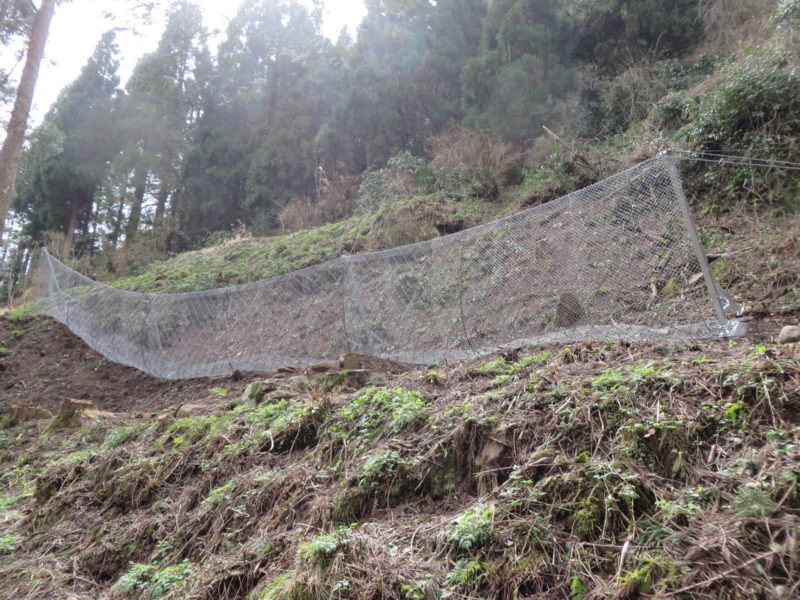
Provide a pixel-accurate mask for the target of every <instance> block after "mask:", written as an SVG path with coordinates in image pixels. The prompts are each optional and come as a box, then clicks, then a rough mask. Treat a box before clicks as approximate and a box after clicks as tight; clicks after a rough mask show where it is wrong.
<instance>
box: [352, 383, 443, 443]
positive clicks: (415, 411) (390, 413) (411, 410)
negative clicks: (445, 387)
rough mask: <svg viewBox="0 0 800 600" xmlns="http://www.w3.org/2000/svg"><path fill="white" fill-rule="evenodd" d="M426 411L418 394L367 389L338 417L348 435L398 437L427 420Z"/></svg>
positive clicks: (391, 389)
mask: <svg viewBox="0 0 800 600" xmlns="http://www.w3.org/2000/svg"><path fill="white" fill-rule="evenodd" d="M429 407H430V403H429V402H427V401H426V400H425V399H424V398H423V397H422V395H421V394H420V393H419V392H415V391H411V390H407V389H405V388H402V387H394V388H369V389H367V390H365V392H364V393H363V394H362V395H361V396H359V397H358V398H356V399H355V400H353V401H352V402H351V403H350V404H349V405H347V406H346V407H344V408H343V409H342V410H341V411H340V412H339V416H340V417H341V418H342V419H343V421H344V422H345V423H349V424H350V428H351V430H352V433H354V434H356V435H359V436H362V435H363V436H367V437H375V436H377V435H378V434H380V432H381V431H383V430H384V429H387V430H388V431H389V432H390V433H400V432H401V431H405V430H408V429H412V428H414V427H418V426H419V425H421V424H422V423H424V422H425V421H426V420H427V418H428V417H427V416H426V414H425V410H426V409H427V408H429Z"/></svg>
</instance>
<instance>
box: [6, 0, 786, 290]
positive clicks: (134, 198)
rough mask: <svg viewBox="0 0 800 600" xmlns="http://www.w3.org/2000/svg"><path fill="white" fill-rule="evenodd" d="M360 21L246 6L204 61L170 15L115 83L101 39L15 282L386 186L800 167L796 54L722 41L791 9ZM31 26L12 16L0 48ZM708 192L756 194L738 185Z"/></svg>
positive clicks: (20, 227) (659, 0)
mask: <svg viewBox="0 0 800 600" xmlns="http://www.w3.org/2000/svg"><path fill="white" fill-rule="evenodd" d="M6 4H8V3H4V4H3V6H5V5H6ZM366 5H367V14H366V17H365V18H364V20H363V22H362V23H361V25H360V26H359V28H358V34H357V39H355V40H353V39H351V38H350V37H349V36H348V35H347V34H346V32H343V33H342V35H341V36H340V37H339V39H338V40H337V41H336V42H332V41H330V40H329V39H328V38H326V37H325V36H324V35H323V34H322V33H321V29H320V26H321V10H320V8H319V7H317V8H316V9H312V10H309V9H308V8H306V7H305V6H304V5H301V4H300V3H298V2H297V1H295V0H245V1H244V2H243V3H242V5H241V7H240V9H239V11H238V13H237V15H236V16H235V18H233V19H232V20H231V22H230V24H229V26H228V29H227V32H226V34H225V35H224V39H223V40H222V42H221V43H220V45H219V48H218V49H217V50H216V52H212V50H211V49H210V48H209V43H208V34H207V32H206V31H205V30H204V27H203V25H202V14H201V12H200V9H199V8H198V7H197V6H196V5H195V4H193V3H192V2H189V1H178V2H175V3H173V4H172V5H171V7H170V9H169V17H168V21H167V24H166V28H165V29H164V32H163V35H162V37H161V40H160V42H159V44H158V47H157V48H156V49H155V50H154V51H153V52H151V53H149V54H147V55H145V56H144V57H143V58H142V59H141V60H140V61H139V63H138V64H137V66H136V68H135V71H134V73H133V75H132V77H131V78H130V80H129V81H128V82H127V84H126V85H125V87H124V88H122V87H121V86H120V80H119V76H118V73H117V71H118V65H119V63H118V55H117V46H116V45H115V34H114V32H113V31H109V32H108V33H107V34H105V35H104V36H103V38H102V39H101V41H100V42H99V44H98V46H97V48H96V50H95V52H94V54H93V56H92V57H91V59H90V60H89V62H88V63H87V64H86V65H85V67H84V68H83V70H82V72H81V74H80V76H79V77H78V78H77V79H76V80H75V81H74V82H73V83H72V84H71V85H70V86H68V87H67V88H66V89H64V90H63V92H62V93H61V94H60V96H59V98H58V100H57V102H55V104H54V105H53V106H52V107H51V108H50V111H49V112H48V113H47V116H46V117H45V119H44V121H43V122H42V124H41V125H39V126H38V127H37V128H36V129H35V130H34V131H32V132H31V133H30V135H29V139H28V143H27V146H26V149H25V152H24V156H23V160H22V164H21V167H20V171H19V175H18V178H17V184H16V194H15V197H16V199H15V204H14V210H13V214H12V215H11V217H10V218H11V220H12V221H13V223H12V226H11V227H10V228H9V235H8V236H7V238H8V240H7V243H6V246H5V250H4V251H3V256H2V264H3V265H4V266H5V270H6V275H5V278H6V281H7V282H8V281H9V280H13V279H16V278H17V277H18V276H19V273H21V272H24V270H25V268H26V263H27V260H28V257H29V256H30V251H31V249H32V248H34V247H36V246H37V245H39V244H42V243H45V242H46V243H48V244H50V245H51V246H58V247H59V252H60V253H61V254H62V255H63V256H70V255H71V256H83V257H97V256H104V255H109V254H110V253H113V252H115V251H121V250H126V251H127V253H128V254H129V255H130V256H134V255H135V250H136V249H137V248H138V249H139V252H140V254H141V248H142V247H146V248H148V250H149V251H150V252H151V253H153V255H154V256H155V255H166V254H169V253H175V252H179V251H182V250H186V249H189V248H196V247H200V246H202V245H203V244H207V243H210V242H213V241H215V240H219V239H221V238H223V237H224V233H220V232H226V231H231V230H233V229H236V228H239V227H243V226H244V227H247V228H248V229H249V230H250V231H252V232H255V233H256V234H258V235H269V234H271V233H273V232H276V231H281V230H286V229H296V228H302V227H309V226H313V225H318V224H320V223H324V222H327V221H332V220H336V219H340V218H342V217H344V216H347V215H348V214H350V213H352V212H353V211H359V210H360V211H364V210H369V209H370V208H372V207H373V205H374V203H375V202H376V198H377V199H378V200H377V201H381V198H385V197H386V196H387V194H388V192H387V190H386V186H387V181H388V179H387V177H388V176H387V173H389V174H391V175H393V176H394V180H395V181H396V179H397V175H398V173H399V174H400V175H402V174H411V175H413V176H414V177H416V178H417V180H418V181H423V182H424V183H425V184H426V185H427V186H428V188H429V189H432V190H436V191H438V192H439V193H442V194H445V195H449V196H452V197H458V196H460V195H461V196H463V195H479V196H481V197H483V198H489V199H491V198H493V197H496V196H497V195H498V194H499V193H500V191H501V190H502V189H503V188H504V186H507V185H510V184H511V185H513V184H519V183H521V182H522V181H523V180H524V179H526V178H530V177H537V169H540V168H542V166H543V165H551V166H552V165H553V164H556V165H557V167H558V168H559V169H561V170H562V171H565V170H566V171H568V170H570V169H573V170H574V169H577V168H584V170H585V171H586V172H587V173H588V174H589V175H598V174H599V169H598V168H597V167H593V166H592V165H591V164H585V163H591V160H588V161H587V159H586V157H587V156H591V151H590V150H589V147H590V146H591V147H593V148H595V153H596V154H597V155H598V156H603V155H607V154H608V152H609V151H610V150H609V148H614V147H619V146H620V145H621V144H622V145H626V148H627V150H626V151H627V152H628V153H629V154H630V155H635V154H636V153H635V152H631V145H635V143H636V140H637V139H638V140H645V139H646V140H648V141H652V140H654V139H656V140H661V142H662V144H666V145H670V144H672V145H683V146H685V147H690V148H693V149H701V150H704V151H724V152H737V153H741V154H749V155H752V156H758V157H762V158H763V157H776V158H781V159H783V160H797V156H798V153H799V152H800V150H798V147H797V138H796V134H797V131H798V130H800V116H799V115H800V110H798V109H800V75H798V73H797V71H796V68H795V67H796V62H793V60H792V59H791V58H789V57H788V56H789V53H790V52H791V51H790V50H787V48H789V47H790V44H788V43H783V45H781V44H779V43H777V42H776V43H774V44H772V45H771V46H770V45H763V44H756V45H753V44H749V41H748V40H747V39H741V37H737V38H736V39H731V37H730V35H728V33H729V32H730V31H734V30H735V31H740V32H741V31H747V30H748V29H750V30H752V31H753V36H754V39H758V40H763V39H766V38H765V37H764V36H765V33H764V29H768V30H769V31H770V32H771V33H770V36H772V35H773V34H774V32H779V31H783V32H784V34H785V36H790V35H791V34H792V33H793V31H794V25H795V24H796V22H797V18H798V14H800V8H799V7H800V3H798V2H797V1H796V0H783V1H781V2H777V1H776V2H769V1H764V2H748V1H745V0H638V1H636V2H633V1H630V0H492V1H488V0H437V1H435V2H434V1H432V0H367V2H366ZM17 17H19V19H21V20H23V21H24V19H25V18H27V17H26V15H25V14H19V15H17ZM19 19H18V20H14V19H11V18H5V17H4V19H3V20H2V25H3V31H2V36H3V39H2V40H0V41H3V43H5V42H6V40H8V39H11V38H12V37H13V35H14V33H15V32H16V31H18V30H19V28H20V22H18V21H19ZM743 23H744V24H747V23H752V27H748V26H745V27H743V25H742V24H743ZM784 34H782V35H784ZM768 37H769V36H768ZM769 39H778V37H774V36H773V37H769ZM714 78H717V79H716V81H717V83H715V84H714V85H713V86H712V85H709V86H707V87H708V88H709V90H711V91H708V92H707V93H701V92H698V91H697V90H698V89H701V90H702V85H703V83H704V82H707V81H713V80H714ZM698 86H700V87H699V88H698ZM2 92H3V93H4V95H5V96H4V98H7V97H8V93H9V90H5V89H3V90H2ZM620 140H623V141H622V142H621V141H620ZM598 149H599V150H598ZM581 161H583V162H581ZM776 176H778V175H776ZM706 183H708V184H709V185H716V187H717V191H719V192H720V193H721V194H723V195H724V194H728V195H732V194H734V193H736V192H737V191H738V192H741V191H742V190H744V191H745V192H746V193H747V194H748V195H751V196H756V197H758V196H759V194H761V191H760V190H761V188H760V187H759V185H760V182H759V181H752V180H747V177H746V176H744V179H738V180H737V179H736V176H733V177H729V178H727V179H726V180H725V181H724V182H722V181H719V182H713V181H711V182H706ZM763 189H775V187H774V186H770V187H769V188H767V187H764V188H763ZM388 195H390V194H388ZM762 200H763V198H762ZM137 243H138V244H139V246H137ZM137 256H138V255H137ZM136 260H139V258H136ZM141 260H145V259H144V258H142V259H141ZM134 263H135V261H134V260H128V263H127V268H129V269H135V268H136V264H134ZM107 264H108V266H109V267H110V268H112V267H111V263H110V262H109V263H107ZM115 264H117V265H118V264H119V262H118V263H115Z"/></svg>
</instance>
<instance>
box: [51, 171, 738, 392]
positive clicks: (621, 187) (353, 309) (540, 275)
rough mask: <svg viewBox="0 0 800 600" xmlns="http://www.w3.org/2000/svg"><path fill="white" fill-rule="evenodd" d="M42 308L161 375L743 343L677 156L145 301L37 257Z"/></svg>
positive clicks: (92, 341) (95, 344)
mask: <svg viewBox="0 0 800 600" xmlns="http://www.w3.org/2000/svg"><path fill="white" fill-rule="evenodd" d="M39 269H40V273H39V285H40V297H41V302H42V312H44V313H46V314H49V315H51V316H52V317H54V318H56V319H57V320H59V321H61V322H62V323H64V324H66V325H67V326H68V327H69V328H70V329H71V330H72V331H73V332H75V333H76V334H77V335H78V336H80V337H81V338H83V340H85V341H86V343H88V344H89V345H90V346H91V347H92V348H94V349H95V350H97V351H98V352H99V353H101V354H102V355H104V356H105V357H107V358H108V359H110V360H112V361H115V362H118V363H123V364H126V365H130V366H133V367H136V368H137V369H141V370H142V371H146V372H147V373H150V374H152V375H154V376H156V377H162V378H167V379H182V378H192V377H202V376H214V375H224V374H228V373H230V372H231V371H232V370H233V369H240V370H246V371H262V372H271V371H274V370H275V369H277V368H278V367H280V366H283V365H292V366H305V365H309V364H313V363H316V362H323V361H331V360H336V359H337V358H338V357H339V355H340V354H342V353H344V352H356V353H362V354H372V355H376V356H382V357H386V358H391V359H395V360H399V361H404V362H409V363H418V364H428V363H434V362H437V361H441V360H443V359H447V360H463V359H469V358H472V357H475V356H478V355H481V354H485V353H490V352H492V351H496V350H498V349H501V348H512V347H519V346H527V345H538V344H544V343H551V342H568V341H582V340H592V341H609V340H620V339H647V340H665V341H677V340H686V339H691V338H709V337H716V338H719V337H729V336H736V335H741V334H742V333H743V332H744V326H743V324H742V323H740V322H738V321H735V320H734V321H729V320H728V318H727V316H726V311H730V310H731V309H732V303H731V302H730V301H729V300H728V298H727V297H726V296H725V294H724V293H723V292H722V290H720V289H719V287H718V286H717V285H716V283H715V282H714V281H713V280H712V278H711V274H710V271H709V269H708V264H707V262H706V258H705V255H704V253H703V249H702V247H701V246H700V243H699V241H698V239H697V232H696V230H695V227H694V224H693V222H692V218H691V214H690V212H689V207H688V205H687V203H686V198H685V196H684V194H683V191H682V187H681V182H680V176H679V173H678V170H677V168H676V164H675V159H673V158H671V157H668V156H661V157H658V158H655V159H651V160H649V161H646V162H644V163H641V164H639V165H637V166H636V167H634V168H632V169H629V170H627V171H624V172H622V173H620V174H618V175H615V176H613V177H610V178H609V179H606V180H603V181H601V182H599V183H597V184H595V185H592V186H591V187H588V188H586V189H584V190H581V191H578V192H575V193H572V194H569V195H568V196H565V197H563V198H560V199H558V200H555V201H552V202H549V203H547V204H544V205H542V206H537V207H535V208H531V209H529V210H525V211H523V212H520V213H517V214H514V215H512V216H509V217H506V218H504V219H500V220H498V221H495V222H492V223H488V224H485V225H481V226H479V227H475V228H474V229H469V230H465V231H462V232H460V233H455V234H452V235H448V236H445V237H441V238H437V239H433V240H430V241H427V242H421V243H418V244H413V245H411V246H405V247H402V248H395V249H392V250H384V251H381V252H373V253H369V254H359V255H352V256H342V257H340V258H338V259H336V260H331V261H329V262H326V263H322V264H319V265H316V266H312V267H308V268H306V269H303V270H300V271H296V272H293V273H289V274H286V275H283V276H280V277H275V278H272V279H268V280H264V281H259V282H256V283H251V284H247V285H241V286H236V287H229V288H224V289H217V290H210V291H204V292H192V293H182V294H163V295H155V294H141V293H135V292H129V291H123V290H119V289H115V288H111V287H108V286H106V285H102V284H100V283H97V282H94V281H92V280H90V279H88V278H86V277H84V276H82V275H80V274H79V273H77V272H75V271H73V270H72V269H70V268H68V267H66V266H65V265H63V264H62V263H60V262H59V261H57V260H56V259H54V258H53V257H51V256H50V255H49V254H48V253H47V252H46V251H45V252H43V253H42V260H41V261H40V267H39Z"/></svg>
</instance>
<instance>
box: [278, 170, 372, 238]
mask: <svg viewBox="0 0 800 600" xmlns="http://www.w3.org/2000/svg"><path fill="white" fill-rule="evenodd" d="M359 181H360V180H359V178H358V177H356V176H353V175H348V174H347V173H346V172H344V171H343V170H339V171H336V172H334V173H333V174H331V175H330V176H329V177H321V179H320V181H319V186H318V188H319V189H318V194H317V197H316V198H311V197H309V196H303V197H300V198H296V199H294V200H292V201H291V202H290V203H289V204H287V205H286V206H285V207H284V208H283V210H281V212H280V214H279V215H278V222H279V223H280V229H281V233H286V232H291V231H299V230H301V229H311V228H312V227H319V226H320V225H324V224H326V223H334V222H336V221H341V220H342V219H345V218H347V217H348V216H349V215H350V213H351V212H352V206H353V198H354V196H355V194H356V191H357V190H358V184H359Z"/></svg>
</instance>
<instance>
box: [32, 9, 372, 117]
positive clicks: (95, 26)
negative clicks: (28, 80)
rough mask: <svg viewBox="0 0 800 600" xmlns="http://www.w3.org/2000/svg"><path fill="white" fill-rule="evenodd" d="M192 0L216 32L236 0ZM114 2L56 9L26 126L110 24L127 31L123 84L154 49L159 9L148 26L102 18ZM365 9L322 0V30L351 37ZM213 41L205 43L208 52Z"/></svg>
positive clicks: (70, 76)
mask: <svg viewBox="0 0 800 600" xmlns="http://www.w3.org/2000/svg"><path fill="white" fill-rule="evenodd" d="M195 2H196V3H197V4H198V5H200V7H201V9H202V11H203V16H204V21H205V25H206V27H207V28H208V30H209V31H214V30H220V31H221V32H224V31H225V28H226V27H227V24H228V19H230V18H231V17H232V16H233V15H234V14H235V13H236V10H237V8H238V6H239V4H240V2H239V0H195ZM115 4H116V3H114V2H109V1H108V0H73V1H72V2H70V3H67V4H62V5H61V6H59V7H58V8H57V9H56V13H55V16H54V17H53V22H52V24H51V26H50V35H49V37H48V39H47V46H46V48H45V60H44V61H43V63H42V68H41V70H40V72H39V80H38V83H37V86H36V95H35V97H34V108H33V111H32V113H31V120H30V122H29V126H30V127H35V126H36V125H37V124H39V122H40V121H41V120H42V118H43V117H44V115H45V113H46V112H47V110H48V109H49V108H50V105H51V104H52V103H53V102H54V101H55V99H56V97H57V96H58V92H59V91H60V90H61V89H62V88H63V87H64V86H66V85H67V84H69V83H70V82H72V81H73V80H74V79H75V78H76V77H77V76H78V73H79V72H80V70H81V67H82V66H83V65H84V64H86V61H87V60H88V58H89V57H90V56H91V54H92V51H93V50H94V47H95V45H96V44H97V42H98V41H99V40H100V36H101V35H102V34H103V32H105V31H107V30H108V29H111V28H112V27H115V26H119V27H126V28H128V31H125V32H121V33H119V34H118V37H117V41H118V43H119V48H120V62H121V64H120V77H121V79H122V85H124V84H125V81H126V79H127V78H128V76H130V74H131V72H132V71H133V67H134V65H135V64H136V61H137V60H138V59H139V57H141V56H142V55H143V54H145V53H147V52H150V51H152V50H154V49H155V47H156V44H158V40H159V38H160V37H161V33H162V30H163V28H164V19H163V11H162V12H161V13H156V14H154V15H153V22H152V24H151V25H149V26H148V25H143V24H141V23H136V22H135V21H136V17H133V18H132V17H131V16H130V15H119V16H117V17H116V18H115V19H114V20H111V19H109V18H106V17H105V16H104V14H105V13H106V12H107V11H108V10H109V7H111V8H112V9H113V8H115ZM165 4H168V3H165ZM364 13H365V8H364V3H363V0H325V14H324V23H323V31H324V33H325V34H326V35H327V36H328V37H330V38H331V39H333V40H335V39H336V38H337V37H338V34H339V31H341V29H342V27H344V26H347V27H349V28H350V32H351V34H352V35H353V36H354V37H355V32H356V28H357V27H358V24H359V23H360V22H361V19H362V18H363V16H364ZM132 21H133V23H132ZM134 24H135V28H136V29H137V30H138V31H137V34H136V35H134V33H133V32H132V31H130V29H132V27H131V25H134ZM218 39H219V38H217V40H218ZM216 43H217V42H216V41H212V42H211V43H210V44H211V47H212V50H213V49H214V48H215V47H216Z"/></svg>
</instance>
